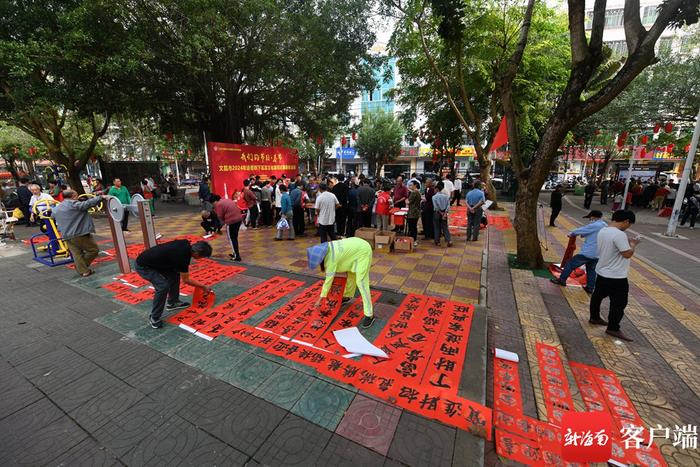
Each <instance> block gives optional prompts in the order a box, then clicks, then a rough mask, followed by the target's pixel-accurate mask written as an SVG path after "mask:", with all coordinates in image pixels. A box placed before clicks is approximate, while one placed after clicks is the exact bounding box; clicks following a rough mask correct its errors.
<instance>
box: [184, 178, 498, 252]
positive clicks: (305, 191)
mask: <svg viewBox="0 0 700 467" xmlns="http://www.w3.org/2000/svg"><path fill="white" fill-rule="evenodd" d="M463 186H464V187H466V189H465V190H463V189H462V187H463ZM240 188H241V189H240V191H238V192H236V193H235V194H234V195H233V196H232V199H230V200H229V199H224V198H222V197H221V195H220V194H217V193H213V192H212V187H211V184H210V180H209V178H208V177H204V178H203V179H202V182H201V183H200V186H199V190H198V195H199V199H200V202H201V206H202V211H201V224H200V225H201V226H202V229H203V230H204V232H205V235H211V234H214V233H220V232H222V230H225V232H226V234H227V235H228V238H229V241H230V243H231V249H232V251H233V252H232V254H231V259H233V260H238V261H240V258H241V255H240V251H239V247H238V233H239V232H240V230H241V229H242V228H245V229H266V228H269V229H273V230H275V231H276V233H275V236H274V240H277V241H281V240H283V239H287V240H294V239H295V238H297V237H304V236H306V235H307V226H309V225H314V226H315V227H316V232H315V233H316V235H318V236H319V237H320V240H321V243H324V242H327V241H333V240H336V239H337V238H347V237H353V236H354V235H355V231H356V229H358V228H362V227H372V228H377V229H379V230H384V231H388V230H390V229H392V230H393V231H394V232H403V233H405V234H406V235H408V236H410V237H412V238H413V240H414V245H417V244H418V240H419V235H421V236H422V237H423V238H422V240H428V241H429V240H432V241H433V242H434V243H435V244H436V245H440V244H441V240H442V238H443V237H444V239H445V242H446V245H447V246H448V247H449V246H452V237H451V235H450V231H449V228H448V217H449V210H450V206H454V205H458V206H460V205H461V203H462V200H464V199H465V198H466V203H467V215H468V222H467V230H468V232H467V240H468V241H476V240H478V237H479V228H480V226H481V224H482V220H483V219H484V218H485V216H484V215H483V205H484V203H485V202H486V198H487V194H486V193H485V192H484V190H483V188H482V185H481V183H480V182H479V181H478V180H476V181H468V182H465V183H464V184H463V183H462V180H461V179H459V178H458V177H453V176H452V175H445V176H443V177H442V179H440V180H433V179H431V178H426V177H419V176H418V175H417V174H415V173H414V174H412V175H411V177H410V179H409V180H408V183H406V182H405V181H404V178H403V177H401V176H399V177H397V178H396V180H395V181H394V182H393V183H392V182H390V181H389V180H381V179H380V180H376V181H374V180H370V179H368V178H367V177H365V176H364V175H359V176H352V177H348V178H346V177H344V176H343V175H336V176H330V175H326V176H322V177H317V176H314V175H309V176H306V177H303V176H302V175H297V176H296V177H294V178H288V177H287V176H286V175H282V176H281V177H280V178H277V177H276V176H274V175H273V176H271V177H270V178H269V179H266V180H263V179H261V177H260V176H255V175H251V176H250V177H249V178H247V179H246V180H244V182H243V184H242V186H241V187H240ZM401 209H403V210H404V213H403V215H404V217H405V222H403V223H401V225H396V224H394V223H392V220H393V219H392V214H393V213H394V212H396V210H401ZM419 224H420V225H421V227H422V231H420V232H419V228H418V227H419ZM392 226H393V228H392Z"/></svg>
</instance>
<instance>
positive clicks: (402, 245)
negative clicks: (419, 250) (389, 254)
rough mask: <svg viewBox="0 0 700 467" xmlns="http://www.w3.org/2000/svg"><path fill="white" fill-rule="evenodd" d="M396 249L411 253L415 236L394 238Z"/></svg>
mask: <svg viewBox="0 0 700 467" xmlns="http://www.w3.org/2000/svg"><path fill="white" fill-rule="evenodd" d="M394 251H397V252H401V253H411V252H412V251H413V237H404V236H401V237H396V238H395V239H394Z"/></svg>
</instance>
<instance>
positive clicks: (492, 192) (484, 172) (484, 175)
mask: <svg viewBox="0 0 700 467" xmlns="http://www.w3.org/2000/svg"><path fill="white" fill-rule="evenodd" d="M479 174H480V175H479V176H480V177H481V181H482V182H483V184H484V187H485V188H486V191H488V193H489V200H491V201H493V206H492V207H491V208H489V209H496V208H497V207H498V194H497V193H496V188H495V187H494V186H493V182H492V181H491V161H490V160H489V159H486V161H485V162H484V163H483V164H479Z"/></svg>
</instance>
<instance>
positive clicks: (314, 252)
mask: <svg viewBox="0 0 700 467" xmlns="http://www.w3.org/2000/svg"><path fill="white" fill-rule="evenodd" d="M306 255H307V260H308V263H309V269H312V270H313V269H316V268H317V267H318V266H320V267H321V271H323V272H324V273H325V274H326V279H325V281H324V282H323V288H322V289H321V294H320V297H319V298H318V300H317V301H316V306H321V305H322V304H323V302H325V301H326V300H327V298H326V297H327V296H328V292H330V290H331V285H332V284H333V279H334V278H335V275H336V273H339V272H344V273H346V274H347V277H348V279H347V281H346V282H345V292H344V293H343V302H346V301H348V300H350V299H352V297H354V296H355V291H356V290H358V289H359V291H360V296H361V297H362V308H363V311H364V315H365V316H364V318H363V319H362V322H361V323H360V326H361V327H362V328H365V329H366V328H368V327H370V326H371V325H372V323H373V322H374V310H373V309H372V295H371V294H370V291H369V268H370V267H371V266H372V247H371V246H370V244H369V243H367V241H365V240H363V239H361V238H357V237H351V238H346V239H343V240H335V241H333V242H326V243H321V244H320V245H315V246H312V247H310V248H307V249H306Z"/></svg>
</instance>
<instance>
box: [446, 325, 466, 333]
mask: <svg viewBox="0 0 700 467" xmlns="http://www.w3.org/2000/svg"><path fill="white" fill-rule="evenodd" d="M448 328H449V329H450V331H456V332H460V331H464V326H462V325H461V324H459V323H450V324H449V326H448Z"/></svg>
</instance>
